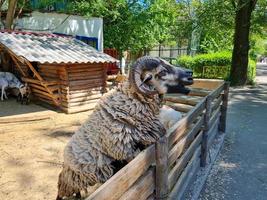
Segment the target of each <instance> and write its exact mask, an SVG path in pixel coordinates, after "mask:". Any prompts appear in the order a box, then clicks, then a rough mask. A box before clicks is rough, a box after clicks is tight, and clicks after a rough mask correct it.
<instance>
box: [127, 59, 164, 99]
mask: <svg viewBox="0 0 267 200" xmlns="http://www.w3.org/2000/svg"><path fill="white" fill-rule="evenodd" d="M159 64H160V60H159V59H157V58H152V57H149V56H144V57H142V58H139V59H138V60H137V61H136V62H135V63H134V64H133V66H132V67H131V69H130V74H129V81H130V84H132V85H133V86H134V88H135V89H136V90H137V91H138V92H140V93H142V94H144V95H145V96H153V95H155V94H157V91H156V90H151V89H149V88H148V87H147V86H146V84H144V81H143V80H141V75H142V72H143V71H144V70H151V69H153V68H156V67H157V66H158V65H159Z"/></svg>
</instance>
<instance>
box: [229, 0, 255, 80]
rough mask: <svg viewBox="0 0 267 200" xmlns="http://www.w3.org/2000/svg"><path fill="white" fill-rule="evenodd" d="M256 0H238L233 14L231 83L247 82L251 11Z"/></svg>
mask: <svg viewBox="0 0 267 200" xmlns="http://www.w3.org/2000/svg"><path fill="white" fill-rule="evenodd" d="M256 2H257V0H238V2H237V6H236V16H235V34H234V49H233V54H232V66H231V72H230V80H231V83H232V85H245V84H246V83H247V79H248V77H247V72H248V58H249V57H248V53H249V33H250V27H251V16H252V11H253V10H254V8H255V5H256Z"/></svg>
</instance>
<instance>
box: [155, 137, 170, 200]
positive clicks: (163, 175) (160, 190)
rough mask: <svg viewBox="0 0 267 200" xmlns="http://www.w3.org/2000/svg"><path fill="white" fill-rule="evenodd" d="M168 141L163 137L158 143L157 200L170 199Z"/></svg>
mask: <svg viewBox="0 0 267 200" xmlns="http://www.w3.org/2000/svg"><path fill="white" fill-rule="evenodd" d="M168 149H169V148H168V139H167V137H165V136H163V137H162V138H160V139H159V140H158V141H157V143H156V199H163V200H164V199H167V198H168V192H169V190H168Z"/></svg>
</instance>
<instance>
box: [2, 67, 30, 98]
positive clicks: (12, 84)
mask: <svg viewBox="0 0 267 200" xmlns="http://www.w3.org/2000/svg"><path fill="white" fill-rule="evenodd" d="M0 88H1V101H3V100H4V97H5V98H6V99H8V97H7V95H6V89H7V88H17V89H18V90H19V93H20V95H21V96H22V97H24V96H25V95H26V91H27V87H26V85H24V84H22V83H21V82H20V81H19V79H18V78H17V77H16V76H15V75H14V74H12V73H10V72H0Z"/></svg>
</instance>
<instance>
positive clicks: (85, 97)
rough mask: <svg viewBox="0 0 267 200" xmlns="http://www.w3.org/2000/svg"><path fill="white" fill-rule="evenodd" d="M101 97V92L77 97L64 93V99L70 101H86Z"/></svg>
mask: <svg viewBox="0 0 267 200" xmlns="http://www.w3.org/2000/svg"><path fill="white" fill-rule="evenodd" d="M101 97H102V95H101V94H97V95H87V96H82V97H75V98H73V97H68V96H65V95H62V99H63V100H65V101H66V102H69V103H76V102H86V101H90V100H96V99H97V100H99V99H100V98H101Z"/></svg>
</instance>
